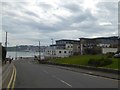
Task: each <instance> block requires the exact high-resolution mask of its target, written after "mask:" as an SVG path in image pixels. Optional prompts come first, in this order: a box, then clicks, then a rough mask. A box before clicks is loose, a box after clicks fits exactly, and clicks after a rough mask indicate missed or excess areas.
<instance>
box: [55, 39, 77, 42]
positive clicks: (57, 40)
mask: <svg viewBox="0 0 120 90" xmlns="http://www.w3.org/2000/svg"><path fill="white" fill-rule="evenodd" d="M56 41H74V42H79V40H70V39H60V40H56Z"/></svg>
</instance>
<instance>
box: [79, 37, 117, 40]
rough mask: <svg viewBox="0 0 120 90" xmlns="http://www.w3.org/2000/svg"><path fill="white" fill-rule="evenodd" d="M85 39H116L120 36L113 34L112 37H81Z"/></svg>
mask: <svg viewBox="0 0 120 90" xmlns="http://www.w3.org/2000/svg"><path fill="white" fill-rule="evenodd" d="M79 39H85V40H95V39H116V40H118V36H111V37H97V38H79Z"/></svg>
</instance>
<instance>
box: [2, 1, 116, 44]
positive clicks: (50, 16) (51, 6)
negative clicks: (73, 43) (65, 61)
mask: <svg viewBox="0 0 120 90" xmlns="http://www.w3.org/2000/svg"><path fill="white" fill-rule="evenodd" d="M0 7H1V8H0V25H1V27H0V30H1V33H0V36H1V37H0V42H2V43H3V44H4V43H5V32H8V46H15V45H38V44H39V43H38V42H39V41H40V42H41V45H50V44H51V43H52V42H51V38H53V40H54V43H55V40H59V39H73V40H79V38H81V37H84V38H94V37H108V36H118V0H26V1H23V0H18V1H14V0H11V1H9V0H4V1H2V2H0Z"/></svg>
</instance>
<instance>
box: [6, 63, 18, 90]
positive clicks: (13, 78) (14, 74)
mask: <svg viewBox="0 0 120 90" xmlns="http://www.w3.org/2000/svg"><path fill="white" fill-rule="evenodd" d="M12 65H13V64H12ZM15 80H16V68H15V66H14V65H13V72H12V76H11V79H10V81H9V83H8V86H7V89H8V90H9V89H10V88H11V87H10V86H11V85H12V89H13V88H14V85H15ZM12 81H13V82H12Z"/></svg>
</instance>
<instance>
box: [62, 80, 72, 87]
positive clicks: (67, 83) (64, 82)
mask: <svg viewBox="0 0 120 90" xmlns="http://www.w3.org/2000/svg"><path fill="white" fill-rule="evenodd" d="M60 81H61V82H63V83H65V84H66V85H68V86H70V87H72V85H70V84H68V83H67V82H65V81H63V80H60Z"/></svg>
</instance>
